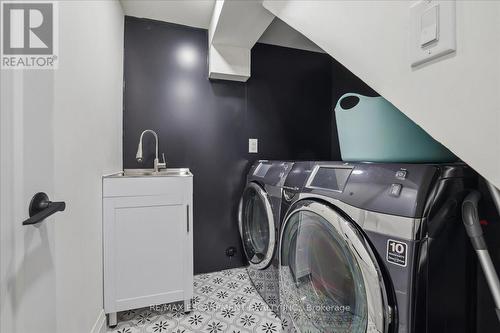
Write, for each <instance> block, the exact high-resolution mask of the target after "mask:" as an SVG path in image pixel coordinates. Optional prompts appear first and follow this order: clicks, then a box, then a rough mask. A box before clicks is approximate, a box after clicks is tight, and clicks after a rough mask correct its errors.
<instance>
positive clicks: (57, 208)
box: [23, 192, 66, 225]
mask: <svg viewBox="0 0 500 333" xmlns="http://www.w3.org/2000/svg"><path fill="white" fill-rule="evenodd" d="M65 209H66V203H65V202H64V201H60V202H52V201H50V200H49V197H48V196H47V194H45V193H43V192H38V193H37V194H35V195H34V196H33V198H31V202H30V208H29V214H30V218H29V219H27V220H25V221H24V222H23V225H30V224H37V223H40V222H42V221H43V220H45V219H46V218H47V217H49V216H50V215H52V214H54V213H56V212H62V211H64V210H65Z"/></svg>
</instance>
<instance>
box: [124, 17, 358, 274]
mask: <svg viewBox="0 0 500 333" xmlns="http://www.w3.org/2000/svg"><path fill="white" fill-rule="evenodd" d="M207 46H208V33H207V31H206V30H203V29H196V28H190V27H185V26H180V25H175V24H169V23H164V22H158V21H152V20H146V19H138V18H133V17H126V18H125V68H124V76H125V78H124V80H125V82H124V85H125V86H124V111H123V165H124V168H144V167H148V168H150V167H152V164H153V158H154V143H153V139H152V137H150V136H147V137H145V141H144V158H145V161H144V163H143V164H139V163H137V162H136V161H135V153H136V150H137V144H138V140H139V135H140V133H141V132H142V131H143V130H144V129H148V128H149V129H153V130H155V131H156V132H157V133H158V135H159V138H160V153H161V152H164V153H165V156H166V159H167V165H168V167H188V168H190V169H191V170H192V172H193V174H194V266H195V267H194V268H195V272H196V273H201V272H210V271H216V270H220V269H225V268H230V267H237V266H242V265H244V264H245V262H244V259H243V253H242V248H241V242H240V239H239V233H238V226H237V209H238V202H239V198H240V195H241V193H242V191H243V187H244V183H245V176H246V172H247V171H248V169H249V167H250V165H251V163H253V161H255V160H256V159H284V160H297V159H302V160H303V159H312V160H329V159H331V160H338V159H340V154H339V150H338V138H337V134H336V127H335V121H334V119H333V117H332V115H333V106H334V105H335V102H336V100H335V101H333V99H334V97H333V96H338V97H340V96H341V95H342V94H343V92H347V91H350V92H359V93H363V92H364V90H363V89H365V85H364V83H363V82H362V81H360V80H359V79H358V78H356V77H355V76H354V75H352V74H351V73H350V72H349V71H347V70H345V69H344V68H343V67H342V66H341V65H340V64H339V63H337V62H334V61H333V59H332V58H331V57H330V56H328V55H326V54H322V53H315V52H308V51H302V50H296V49H291V48H284V47H278V46H271V45H265V44H257V45H256V46H255V47H254V48H253V49H252V69H251V70H252V76H251V78H250V79H249V80H248V82H246V83H238V82H231V81H210V80H208V78H207V75H208V64H207V56H208V49H207ZM344 81H345V82H348V84H346V85H345V86H344V85H343V83H342V82H344ZM341 92H342V93H341ZM338 97H337V98H338ZM249 138H257V139H259V153H258V154H248V139H249ZM229 246H234V247H236V249H237V253H236V255H235V256H234V257H232V258H229V257H226V255H225V250H226V248H227V247H229Z"/></svg>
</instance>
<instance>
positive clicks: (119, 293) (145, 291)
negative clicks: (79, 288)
mask: <svg viewBox="0 0 500 333" xmlns="http://www.w3.org/2000/svg"><path fill="white" fill-rule="evenodd" d="M180 170H183V172H165V173H164V174H163V173H158V174H151V173H145V174H140V173H138V172H133V173H131V174H130V175H127V172H126V171H125V172H121V173H118V174H115V175H110V176H105V177H103V184H102V192H103V241H104V311H105V312H106V314H109V322H110V325H111V326H113V325H116V312H118V311H124V310H130V309H137V308H142V307H149V306H151V305H159V304H165V303H171V302H177V301H184V309H185V310H186V311H189V310H190V309H191V299H192V297H193V232H192V231H193V224H192V216H193V211H192V210H193V175H192V174H191V173H190V172H189V170H187V169H180ZM186 170H187V171H186Z"/></svg>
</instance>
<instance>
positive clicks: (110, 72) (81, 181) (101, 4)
mask: <svg viewBox="0 0 500 333" xmlns="http://www.w3.org/2000/svg"><path fill="white" fill-rule="evenodd" d="M123 18H124V17H123V12H122V8H121V5H120V3H119V2H118V1H107V0H104V1H65V2H61V3H60V5H59V19H60V21H59V25H60V27H59V31H60V36H59V47H60V57H59V59H60V60H59V61H60V62H59V69H58V70H57V71H55V98H54V105H55V106H54V107H55V110H54V120H55V122H54V129H55V132H54V142H55V152H54V155H55V197H57V198H60V199H63V200H65V201H66V205H67V209H66V212H65V213H64V218H62V217H61V219H60V221H59V218H57V217H56V221H55V225H56V232H55V240H56V282H57V284H56V290H57V332H60V333H65V332H72V333H73V332H74V333H77V332H82V333H83V332H85V333H87V332H89V331H90V330H91V329H92V327H93V326H94V325H95V324H96V320H98V318H100V320H103V319H104V316H103V314H101V311H102V309H103V294H102V243H101V241H102V228H101V175H103V174H106V173H110V172H115V171H117V170H120V169H121V168H122V111H123V108H122V98H123V93H122V86H123ZM61 216H62V215H61ZM99 325H101V322H99V323H97V325H96V326H99Z"/></svg>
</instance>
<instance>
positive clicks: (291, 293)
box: [280, 201, 390, 333]
mask: <svg viewBox="0 0 500 333" xmlns="http://www.w3.org/2000/svg"><path fill="white" fill-rule="evenodd" d="M280 244H281V247H280V282H281V284H280V294H281V295H280V298H281V300H282V314H283V317H284V320H285V324H286V325H293V326H294V327H295V329H297V330H298V331H299V332H325V333H326V332H328V333H330V332H335V333H344V332H345V333H348V332H349V333H365V332H384V333H385V332H387V331H388V326H389V322H390V309H389V307H388V305H387V294H386V288H385V285H384V280H383V278H382V274H381V271H380V269H379V266H378V264H377V261H376V258H375V256H374V253H373V252H372V251H371V248H370V245H369V244H368V242H367V240H366V238H365V237H364V235H363V234H362V232H360V231H359V230H358V229H357V228H356V227H355V226H354V225H353V223H352V222H350V221H349V220H348V219H346V218H344V217H343V216H342V215H340V214H339V213H338V212H337V211H335V210H334V209H332V208H330V207H329V206H328V205H326V204H323V203H320V202H315V201H306V202H304V203H301V204H300V205H299V206H298V208H296V209H294V210H293V211H292V212H290V213H289V214H288V215H287V217H286V220H285V222H284V226H283V229H282V233H281V243H280Z"/></svg>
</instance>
